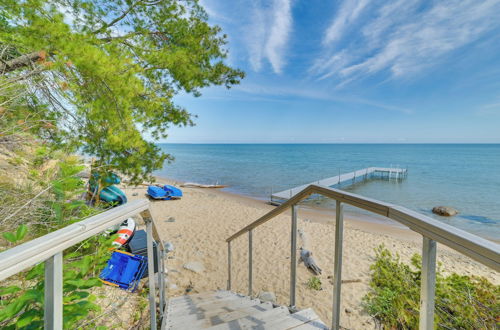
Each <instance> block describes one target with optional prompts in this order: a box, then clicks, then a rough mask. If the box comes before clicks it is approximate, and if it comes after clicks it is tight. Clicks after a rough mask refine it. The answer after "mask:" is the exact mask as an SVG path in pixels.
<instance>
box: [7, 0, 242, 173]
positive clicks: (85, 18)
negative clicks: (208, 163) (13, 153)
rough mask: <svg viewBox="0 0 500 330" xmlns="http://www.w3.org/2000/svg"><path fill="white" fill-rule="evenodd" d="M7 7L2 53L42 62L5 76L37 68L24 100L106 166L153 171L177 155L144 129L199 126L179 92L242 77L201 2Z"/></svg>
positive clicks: (158, 131) (94, 1)
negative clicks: (229, 60)
mask: <svg viewBox="0 0 500 330" xmlns="http://www.w3.org/2000/svg"><path fill="white" fill-rule="evenodd" d="M0 12H1V13H2V14H1V15H0V24H1V28H0V46H2V45H7V46H8V47H9V48H8V49H7V51H5V52H3V53H2V56H3V57H2V58H0V59H1V60H2V61H9V60H12V59H18V58H20V57H21V56H22V55H24V54H32V53H33V54H36V52H38V56H36V57H37V64H36V65H35V66H32V65H31V64H30V63H27V65H25V66H21V67H20V68H19V69H18V70H17V71H14V72H10V73H6V74H4V75H3V76H4V78H5V77H7V78H9V77H10V78H12V77H16V76H23V75H25V74H26V73H27V72H26V71H28V72H31V73H33V71H35V73H36V74H34V75H32V76H31V78H30V80H31V83H32V84H35V85H37V87H38V88H35V90H37V92H36V93H29V94H28V96H27V97H25V98H24V99H25V101H26V102H27V103H28V104H29V106H30V108H31V109H32V110H36V112H41V114H40V116H42V117H43V123H44V124H43V125H41V127H40V129H43V130H44V131H45V134H46V135H45V136H47V137H50V138H51V139H53V140H54V141H58V142H65V143H66V144H68V145H72V146H74V147H78V148H80V150H82V151H83V152H85V153H87V154H90V155H95V156H96V157H97V165H98V168H99V169H100V170H101V171H102V173H103V174H104V173H106V172H108V171H111V170H118V171H119V172H121V173H123V174H125V175H128V176H130V177H131V178H132V179H133V181H135V182H138V181H140V180H141V179H143V178H145V177H148V175H149V174H150V173H151V172H152V171H153V170H155V169H158V168H160V167H162V166H163V162H164V160H166V159H170V157H169V156H168V155H166V154H163V153H162V152H161V150H160V149H159V148H158V147H157V146H155V145H154V144H153V143H151V142H147V141H146V140H145V139H144V137H143V135H144V134H148V135H149V136H151V137H153V138H154V139H158V138H162V137H163V138H165V137H167V130H168V128H169V127H170V126H171V125H176V126H184V125H192V124H193V121H192V116H191V114H190V113H189V112H188V111H187V110H186V109H184V108H183V107H181V106H178V105H176V104H174V102H173V98H174V96H175V95H176V94H178V93H179V92H183V93H190V94H193V95H194V96H199V95H200V90H201V89H202V88H203V87H207V86H210V85H224V86H226V87H228V88H229V87H230V86H231V85H234V84H237V83H239V81H240V79H242V78H243V76H244V74H243V72H241V71H239V70H235V69H232V68H230V67H228V66H226V65H225V64H224V63H223V60H224V58H225V57H226V56H227V51H226V50H225V48H224V47H225V44H226V36H225V35H222V34H221V29H220V28H219V27H217V26H210V25H208V23H207V15H206V13H205V11H204V10H203V8H202V7H201V6H200V5H199V4H198V1H197V0H183V1H178V0H165V1H154V2H150V1H132V0H118V1H103V0H48V1H42V0H25V1H17V0H6V1H2V2H1V3H0ZM0 63H1V62H0ZM28 64H30V65H28ZM36 70H41V71H42V73H37V71H36ZM1 78H2V77H1V76H0V80H1ZM33 112H35V111H33ZM30 127H31V126H30ZM55 127H57V128H58V130H55Z"/></svg>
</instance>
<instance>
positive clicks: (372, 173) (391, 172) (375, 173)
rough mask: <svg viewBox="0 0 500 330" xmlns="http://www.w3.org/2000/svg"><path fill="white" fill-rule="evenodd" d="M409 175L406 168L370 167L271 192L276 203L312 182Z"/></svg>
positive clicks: (325, 183) (324, 183)
mask: <svg viewBox="0 0 500 330" xmlns="http://www.w3.org/2000/svg"><path fill="white" fill-rule="evenodd" d="M407 175H408V169H406V168H392V167H368V168H364V169H361V170H357V171H354V172H349V173H344V174H340V175H337V176H333V177H331V178H326V179H323V180H319V181H314V182H310V183H307V184H304V185H301V186H298V187H295V188H291V189H287V190H283V191H280V192H277V193H272V194H271V203H273V204H274V203H276V202H277V200H287V199H290V198H292V197H293V196H295V194H297V193H299V192H300V191H302V190H303V189H304V188H306V187H307V186H309V185H311V184H317V185H322V186H327V187H333V186H338V185H340V184H354V183H355V182H359V181H364V180H368V179H370V178H374V177H380V178H388V179H396V180H400V179H404V178H405V177H406V176H407Z"/></svg>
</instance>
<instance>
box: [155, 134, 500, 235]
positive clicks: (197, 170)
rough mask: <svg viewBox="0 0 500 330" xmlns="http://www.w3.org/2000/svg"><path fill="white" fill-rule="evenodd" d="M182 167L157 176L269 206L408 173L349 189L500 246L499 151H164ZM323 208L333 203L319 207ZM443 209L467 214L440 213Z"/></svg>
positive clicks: (344, 147) (253, 147)
mask: <svg viewBox="0 0 500 330" xmlns="http://www.w3.org/2000/svg"><path fill="white" fill-rule="evenodd" d="M159 146H160V147H161V148H162V150H164V151H165V152H167V153H169V154H171V155H173V156H174V157H175V161H174V162H173V163H171V164H165V166H164V168H163V169H162V170H160V171H157V172H156V173H155V174H156V175H158V176H162V177H167V178H173V179H177V180H182V181H192V182H198V183H215V182H218V183H221V184H227V185H229V186H230V188H227V189H226V190H228V191H231V192H236V193H240V194H243V195H248V196H251V197H256V198H260V199H268V198H269V195H270V193H271V191H274V192H277V191H281V190H285V189H288V188H291V187H295V186H298V185H301V184H305V183H309V182H312V181H317V180H320V179H323V178H327V177H331V176H335V175H338V174H339V172H340V173H346V172H352V171H354V170H358V169H362V168H366V167H371V166H375V167H390V166H392V167H405V168H408V177H407V178H406V179H404V180H402V181H400V182H397V181H395V180H392V181H389V180H377V179H373V180H369V181H366V182H360V183H356V184H355V185H348V186H344V187H341V189H345V190H347V191H350V192H353V193H356V194H360V195H363V196H368V197H372V198H376V199H378V200H382V201H386V202H390V203H395V204H398V205H402V206H405V207H408V208H410V209H413V210H416V211H418V212H421V213H424V214H427V215H430V216H432V217H434V218H436V219H438V220H440V221H443V222H446V223H448V224H451V225H454V226H457V227H459V228H462V229H465V230H467V231H470V232H472V233H475V234H478V235H481V236H484V237H487V238H493V239H495V240H500V145H498V144H160V145H159ZM316 203H318V204H319V205H320V206H321V207H325V206H326V207H328V206H330V205H332V204H331V201H327V200H324V199H322V200H319V201H317V202H316ZM436 205H446V206H451V207H454V208H456V209H457V210H458V211H459V212H460V214H459V215H457V216H454V217H451V218H444V217H439V216H435V215H433V214H432V212H431V209H432V207H434V206H436Z"/></svg>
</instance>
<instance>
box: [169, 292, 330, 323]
mask: <svg viewBox="0 0 500 330" xmlns="http://www.w3.org/2000/svg"><path fill="white" fill-rule="evenodd" d="M166 311H167V313H166V321H165V322H164V324H162V329H217V330H219V329H220V330H222V329H224V330H237V329H283V330H284V329H297V330H299V329H300V330H302V329H316V330H318V329H328V328H327V327H326V326H325V324H324V323H323V322H322V321H321V320H320V319H319V317H318V315H316V313H314V311H313V310H312V309H304V310H301V311H298V312H295V313H290V311H289V310H288V308H287V307H283V306H276V305H273V304H272V303H269V302H262V301H260V300H258V299H252V298H250V297H247V296H243V295H240V294H236V293H233V292H230V291H215V292H206V293H200V294H195V295H185V296H182V297H176V298H171V299H169V301H168V306H167V309H166Z"/></svg>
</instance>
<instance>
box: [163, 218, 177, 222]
mask: <svg viewBox="0 0 500 330" xmlns="http://www.w3.org/2000/svg"><path fill="white" fill-rule="evenodd" d="M165 222H175V218H174V217H170V218H168V219H166V220H165Z"/></svg>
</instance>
